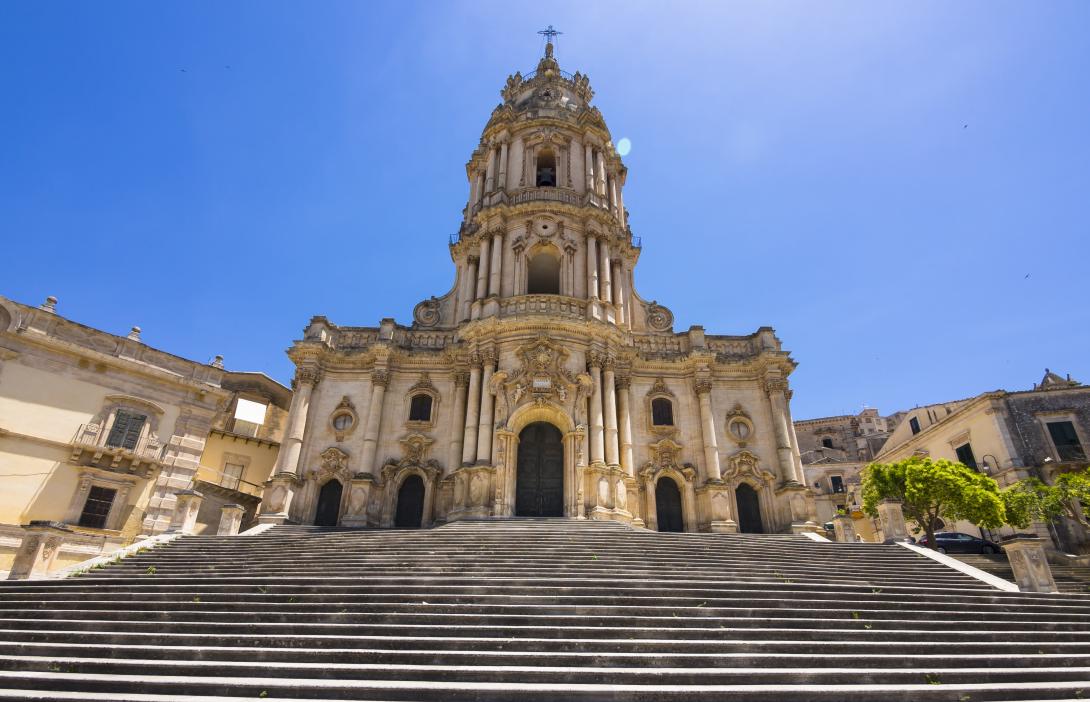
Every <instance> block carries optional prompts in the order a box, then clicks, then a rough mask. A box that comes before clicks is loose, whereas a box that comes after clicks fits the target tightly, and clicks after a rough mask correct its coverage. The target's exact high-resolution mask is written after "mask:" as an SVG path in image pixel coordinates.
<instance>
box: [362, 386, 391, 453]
mask: <svg viewBox="0 0 1090 702" xmlns="http://www.w3.org/2000/svg"><path fill="white" fill-rule="evenodd" d="M389 382H390V373H389V371H387V370H386V369H385V368H376V369H375V370H373V371H371V403H370V407H368V409H367V424H366V425H365V429H364V432H363V450H362V451H361V452H360V470H359V472H361V473H372V472H374V468H375V452H376V451H378V432H379V428H380V427H381V426H382V403H383V400H384V399H385V398H386V386H387V385H388V384H389Z"/></svg>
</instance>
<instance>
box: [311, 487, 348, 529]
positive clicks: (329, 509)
mask: <svg viewBox="0 0 1090 702" xmlns="http://www.w3.org/2000/svg"><path fill="white" fill-rule="evenodd" d="M343 493H344V486H343V485H341V481H339V480H337V479H333V480H330V481H329V482H328V483H326V484H325V485H323V486H322V491H321V492H319V493H318V511H317V512H315V514H314V526H337V521H338V519H339V518H340V516H341V495H342V494H343Z"/></svg>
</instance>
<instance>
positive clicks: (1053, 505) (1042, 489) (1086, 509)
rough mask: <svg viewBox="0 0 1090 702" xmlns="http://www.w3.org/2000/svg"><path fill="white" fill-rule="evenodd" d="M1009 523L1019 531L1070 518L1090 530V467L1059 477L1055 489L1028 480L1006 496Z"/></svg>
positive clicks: (1013, 486)
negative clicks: (1046, 522) (1038, 521)
mask: <svg viewBox="0 0 1090 702" xmlns="http://www.w3.org/2000/svg"><path fill="white" fill-rule="evenodd" d="M1002 497H1003V503H1004V507H1005V509H1006V511H1007V520H1008V522H1009V523H1010V524H1013V525H1014V526H1016V527H1019V528H1025V527H1027V526H1029V523H1030V522H1032V521H1034V520H1037V519H1040V520H1043V521H1052V520H1054V519H1058V518H1060V517H1067V518H1068V519H1071V520H1073V521H1076V522H1078V523H1079V524H1081V525H1082V526H1084V527H1086V528H1090V467H1088V468H1086V469H1084V470H1081V471H1075V472H1072V473H1063V474H1061V475H1058V476H1057V477H1056V480H1055V481H1054V482H1053V484H1052V485H1049V484H1047V483H1044V482H1042V481H1040V480H1038V479H1037V478H1026V479H1025V480H1019V481H1018V482H1017V483H1015V484H1014V485H1012V486H1011V487H1009V488H1007V489H1006V490H1004V491H1003V493H1002Z"/></svg>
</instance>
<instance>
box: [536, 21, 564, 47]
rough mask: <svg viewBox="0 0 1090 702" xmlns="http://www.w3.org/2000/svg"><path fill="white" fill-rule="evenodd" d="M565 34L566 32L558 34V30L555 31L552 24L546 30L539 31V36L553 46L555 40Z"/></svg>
mask: <svg viewBox="0 0 1090 702" xmlns="http://www.w3.org/2000/svg"><path fill="white" fill-rule="evenodd" d="M563 33H564V32H558V31H557V30H555V29H553V26H552V25H551V24H550V25H549V26H548V27H546V28H545V29H542V30H540V31H538V34H540V35H541V36H543V37H545V41H547V42H549V43H550V44H552V43H553V40H554V39H556V38H557V37H558V36H559V35H561V34H563Z"/></svg>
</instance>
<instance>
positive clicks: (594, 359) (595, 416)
mask: <svg viewBox="0 0 1090 702" xmlns="http://www.w3.org/2000/svg"><path fill="white" fill-rule="evenodd" d="M589 360H590V377H591V378H592V379H593V380H594V394H592V395H591V398H590V462H591V463H602V462H603V460H604V459H605V436H604V431H605V427H604V426H602V421H603V419H602V360H603V359H602V354H600V353H591V354H590V359H589Z"/></svg>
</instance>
